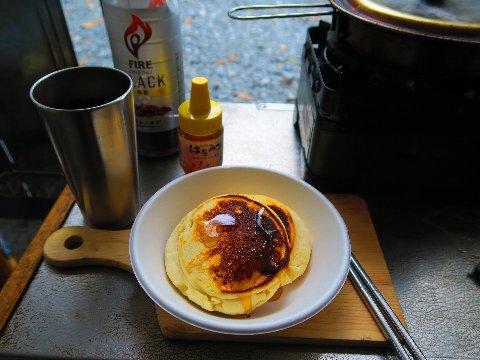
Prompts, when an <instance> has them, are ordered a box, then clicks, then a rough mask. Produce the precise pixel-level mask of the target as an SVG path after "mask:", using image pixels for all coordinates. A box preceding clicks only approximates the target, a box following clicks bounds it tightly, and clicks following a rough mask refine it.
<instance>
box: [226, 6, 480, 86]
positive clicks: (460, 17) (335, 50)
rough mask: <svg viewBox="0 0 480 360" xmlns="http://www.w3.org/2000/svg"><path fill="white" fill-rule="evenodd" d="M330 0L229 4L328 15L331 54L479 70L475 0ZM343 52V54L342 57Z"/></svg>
mask: <svg viewBox="0 0 480 360" xmlns="http://www.w3.org/2000/svg"><path fill="white" fill-rule="evenodd" d="M459 3H460V2H459V1H456V0H329V3H324V4H308V5H305V4H296V5H294V4H286V5H277V6H275V5H273V6H269V5H260V6H259V5H254V6H241V7H237V8H234V9H231V10H230V11H229V13H228V15H229V16H230V17H232V18H234V19H238V20H253V19H268V18H285V17H298V16H313V15H332V28H331V31H330V33H329V37H328V43H329V51H330V56H332V59H335V58H336V57H339V58H340V57H341V58H345V57H348V55H349V53H353V54H355V55H356V56H357V57H358V56H360V58H363V59H364V60H366V61H368V62H369V63H370V64H371V63H372V62H374V63H378V64H379V65H380V66H381V65H382V64H385V65H387V64H388V66H390V67H391V66H393V67H398V68H399V70H401V69H402V68H405V69H408V71H412V70H413V71H418V72H420V73H422V74H424V75H428V74H431V75H435V76H439V75H441V76H448V77H458V78H463V77H470V76H479V75H480V7H478V4H477V3H476V0H464V1H462V3H461V4H459ZM295 7H297V8H298V7H300V8H302V7H308V8H313V7H320V8H323V9H324V10H322V11H318V12H306V13H290V14H271V15H253V16H238V15H235V13H236V12H238V11H241V10H247V9H256V10H263V9H273V8H295ZM346 55H347V56H346Z"/></svg>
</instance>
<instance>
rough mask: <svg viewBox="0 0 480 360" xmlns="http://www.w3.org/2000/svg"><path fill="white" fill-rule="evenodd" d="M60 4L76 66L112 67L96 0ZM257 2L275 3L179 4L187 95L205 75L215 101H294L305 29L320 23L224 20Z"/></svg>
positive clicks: (221, 0) (188, 0)
mask: <svg viewBox="0 0 480 360" xmlns="http://www.w3.org/2000/svg"><path fill="white" fill-rule="evenodd" d="M61 1H62V5H63V8H64V12H65V17H66V19H67V24H68V26H69V29H70V34H71V37H72V41H73V45H74V48H75V52H76V54H77V59H78V62H79V64H80V65H101V66H112V56H111V51H110V46H109V43H108V37H107V34H106V30H105V25H104V23H103V19H102V11H101V7H100V2H99V0H61ZM302 2H303V3H315V1H308V0H307V1H302ZM317 2H318V1H317ZM260 3H261V4H276V3H279V2H275V1H271V0H270V1H269V0H242V1H238V0H237V1H231V0H230V1H225V0H203V1H202V0H179V6H180V9H181V18H182V37H183V49H184V70H185V84H186V91H187V96H188V92H189V91H190V86H189V84H190V80H191V78H192V77H194V76H205V77H207V78H208V79H209V81H210V91H211V97H212V98H213V99H215V100H217V101H225V102H277V103H284V102H290V103H291V102H293V101H294V100H295V96H296V92H297V86H298V78H299V73H300V58H301V52H302V46H303V43H304V41H305V37H306V29H307V28H308V27H310V26H315V25H317V24H318V21H319V19H320V18H319V17H313V16H311V17H304V18H289V19H272V20H257V21H235V20H232V19H230V18H229V17H228V16H227V11H228V10H229V9H230V8H232V7H235V6H240V5H252V4H260ZM310 11H312V10H310Z"/></svg>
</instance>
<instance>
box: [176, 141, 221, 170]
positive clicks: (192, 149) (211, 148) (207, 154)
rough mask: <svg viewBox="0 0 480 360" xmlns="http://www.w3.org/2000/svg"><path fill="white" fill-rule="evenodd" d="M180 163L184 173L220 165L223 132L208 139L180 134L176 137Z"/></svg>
mask: <svg viewBox="0 0 480 360" xmlns="http://www.w3.org/2000/svg"><path fill="white" fill-rule="evenodd" d="M178 145H179V150H180V165H181V166H182V168H183V170H184V171H185V172H186V173H190V172H193V171H196V170H201V169H205V168H209V167H212V166H219V165H222V162H223V134H221V135H219V136H218V137H215V138H213V139H208V140H203V141H202V140H194V141H192V140H189V139H188V138H186V137H185V136H182V135H180V136H179V138H178Z"/></svg>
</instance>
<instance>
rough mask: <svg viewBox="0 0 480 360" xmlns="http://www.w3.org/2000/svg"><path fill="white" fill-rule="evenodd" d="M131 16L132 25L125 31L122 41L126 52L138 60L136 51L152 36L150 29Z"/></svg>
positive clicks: (137, 18) (134, 16) (136, 17)
mask: <svg viewBox="0 0 480 360" xmlns="http://www.w3.org/2000/svg"><path fill="white" fill-rule="evenodd" d="M131 15H132V23H131V24H130V26H129V27H128V28H127V29H126V30H125V34H124V35H123V39H124V40H125V45H126V46H127V49H128V51H130V53H131V54H132V55H133V56H135V57H136V58H137V59H138V50H140V47H141V46H142V45H143V44H145V43H146V42H147V41H148V39H150V37H151V36H152V28H151V27H150V25H148V24H147V23H146V22H143V21H142V20H141V19H140V18H139V17H138V16H136V15H133V14H131Z"/></svg>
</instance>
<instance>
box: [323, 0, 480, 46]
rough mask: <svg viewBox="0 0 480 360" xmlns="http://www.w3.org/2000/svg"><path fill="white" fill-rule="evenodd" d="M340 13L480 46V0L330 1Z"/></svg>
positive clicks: (399, 29) (403, 30)
mask: <svg viewBox="0 0 480 360" xmlns="http://www.w3.org/2000/svg"><path fill="white" fill-rule="evenodd" d="M330 2H331V3H332V5H333V6H334V7H336V8H338V9H339V10H342V11H344V12H347V13H348V14H350V15H352V16H354V17H356V18H359V19H361V20H364V21H367V22H370V23H372V24H375V25H379V26H383V27H386V28H389V29H392V30H397V31H402V32H407V33H411V34H416V35H423V36H428V37H433V38H438V39H448V40H456V41H464V42H474V43H480V4H479V1H478V0H330Z"/></svg>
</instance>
